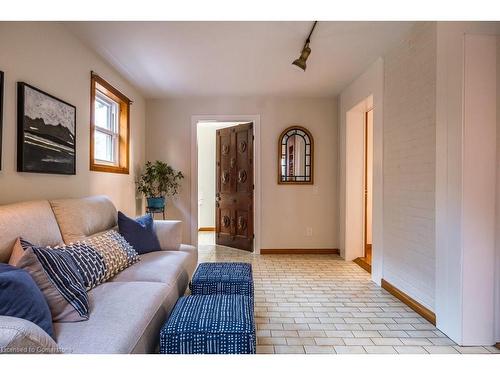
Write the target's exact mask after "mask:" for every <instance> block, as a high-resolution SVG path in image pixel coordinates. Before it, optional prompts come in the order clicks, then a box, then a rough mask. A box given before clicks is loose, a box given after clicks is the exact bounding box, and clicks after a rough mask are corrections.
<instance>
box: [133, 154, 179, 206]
mask: <svg viewBox="0 0 500 375" xmlns="http://www.w3.org/2000/svg"><path fill="white" fill-rule="evenodd" d="M183 178H184V175H183V174H182V172H180V171H176V170H175V169H173V168H172V167H171V166H170V165H168V164H167V163H164V162H162V161H160V160H157V161H155V162H154V163H152V162H150V161H148V162H146V165H145V167H144V171H143V172H142V174H141V175H140V176H139V179H138V180H137V191H138V192H139V193H141V194H142V195H144V196H145V197H146V200H147V207H148V208H150V209H156V210H162V209H164V208H165V197H173V196H174V195H176V194H177V193H178V190H179V187H180V181H181V180H182V179H183Z"/></svg>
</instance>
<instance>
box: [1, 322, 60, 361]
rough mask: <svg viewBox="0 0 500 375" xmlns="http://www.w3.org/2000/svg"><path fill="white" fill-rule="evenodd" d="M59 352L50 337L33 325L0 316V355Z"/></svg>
mask: <svg viewBox="0 0 500 375" xmlns="http://www.w3.org/2000/svg"><path fill="white" fill-rule="evenodd" d="M61 352H62V351H61V350H60V349H59V347H58V346H57V343H56V342H55V341H54V340H53V339H52V337H50V336H49V335H48V334H47V332H45V331H44V330H43V329H41V328H40V327H39V326H37V325H36V324H35V323H32V322H30V321H29V320H25V319H21V318H15V317H12V316H4V315H2V316H0V353H18V354H37V353H51V354H57V353H61Z"/></svg>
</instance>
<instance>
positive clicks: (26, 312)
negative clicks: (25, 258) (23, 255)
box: [0, 263, 54, 338]
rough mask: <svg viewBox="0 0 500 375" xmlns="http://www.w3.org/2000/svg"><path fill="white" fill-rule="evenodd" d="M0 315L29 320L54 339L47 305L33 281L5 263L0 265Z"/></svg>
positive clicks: (25, 273)
mask: <svg viewBox="0 0 500 375" xmlns="http://www.w3.org/2000/svg"><path fill="white" fill-rule="evenodd" d="M0 315H6V316H13V317H16V318H22V319H26V320H29V321H30V322H33V323H35V324H36V325H38V326H39V327H40V328H41V329H43V330H44V331H45V332H47V333H48V334H49V335H50V336H51V337H52V338H53V337H54V331H53V328H52V315H51V314H50V309H49V305H48V304H47V301H46V300H45V297H44V296H43V294H42V292H41V291H40V289H39V288H38V286H37V285H36V283H35V280H33V278H32V277H31V276H30V274H29V273H28V272H26V271H25V270H22V269H20V268H17V267H13V266H10V265H8V264H5V263H0Z"/></svg>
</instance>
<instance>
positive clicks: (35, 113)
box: [17, 82, 76, 175]
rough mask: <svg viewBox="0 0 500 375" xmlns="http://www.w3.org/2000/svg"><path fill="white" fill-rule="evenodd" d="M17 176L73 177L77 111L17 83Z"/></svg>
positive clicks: (69, 105)
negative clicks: (35, 174) (49, 175)
mask: <svg viewBox="0 0 500 375" xmlns="http://www.w3.org/2000/svg"><path fill="white" fill-rule="evenodd" d="M17 95H18V97H17V100H18V101H17V170H18V172H33V173H55V174H68V175H74V174H76V146H75V145H76V107H75V106H73V105H71V104H69V103H66V102H65V101H63V100H61V99H58V98H56V97H55V96H52V95H50V94H48V93H46V92H44V91H42V90H40V89H37V88H36V87H33V86H30V85H28V84H26V83H24V82H18V83H17Z"/></svg>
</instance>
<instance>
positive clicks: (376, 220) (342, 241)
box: [338, 59, 384, 284]
mask: <svg viewBox="0 0 500 375" xmlns="http://www.w3.org/2000/svg"><path fill="white" fill-rule="evenodd" d="M383 91H384V63H383V60H382V59H378V60H377V61H375V62H374V63H373V64H372V65H371V66H370V67H369V68H368V69H367V70H366V71H365V72H364V73H363V74H362V75H360V76H359V77H358V78H357V79H356V80H354V81H353V82H352V83H351V84H350V85H349V86H348V87H346V88H345V89H344V90H343V91H342V93H341V95H340V99H339V119H340V120H339V180H338V182H339V187H338V191H339V197H340V198H339V246H340V252H341V255H342V256H344V257H345V259H346V260H353V259H355V258H356V257H358V256H360V254H362V251H363V250H362V248H359V249H356V248H353V247H352V246H346V242H347V239H346V234H348V233H347V232H348V229H349V225H348V224H347V222H348V220H349V215H347V209H346V202H347V198H348V197H347V195H348V193H349V189H348V187H347V150H348V147H347V144H346V141H347V114H348V112H349V111H352V110H353V108H355V107H356V106H358V105H359V104H360V103H361V102H363V101H365V100H366V99H367V98H371V99H370V100H372V107H373V206H372V210H373V211H372V224H373V225H372V242H373V244H372V280H373V281H374V282H376V283H377V284H380V280H381V278H382V262H383V237H382V228H383V215H382V213H383V211H382V210H383V138H382V137H383V113H384V108H383ZM364 109H368V107H367V108H364ZM351 114H352V112H351ZM359 201H360V202H361V201H362V197H360V199H359ZM358 216H359V218H358V221H359V220H362V214H360V215H358ZM357 232H358V231H356V238H357V239H358V243H361V244H362V232H360V233H357ZM359 238H361V242H359V241H360V240H359ZM361 246H362V245H361ZM358 247H359V246H358Z"/></svg>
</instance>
